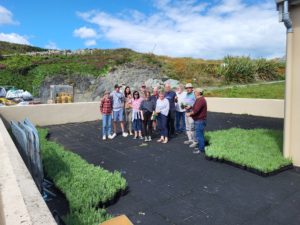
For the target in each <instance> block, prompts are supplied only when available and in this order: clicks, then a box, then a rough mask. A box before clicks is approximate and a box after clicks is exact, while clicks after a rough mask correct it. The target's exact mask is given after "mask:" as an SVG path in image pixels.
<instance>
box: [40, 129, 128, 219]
mask: <svg viewBox="0 0 300 225" xmlns="http://www.w3.org/2000/svg"><path fill="white" fill-rule="evenodd" d="M47 134H48V130H47V129H39V136H40V142H41V155H42V160H43V166H44V168H45V171H46V174H47V176H49V177H50V178H51V179H52V180H53V182H54V183H55V185H56V186H57V187H58V188H59V189H60V190H61V191H62V192H63V193H64V194H65V196H66V198H67V200H68V202H69V207H70V214H69V215H68V216H67V217H66V218H65V222H66V224H70V225H86V224H89V225H93V224H95V225H96V224H99V223H101V222H103V221H105V220H107V219H109V218H110V215H109V214H107V213H106V211H105V209H102V208H98V206H99V205H100V204H101V203H106V202H108V201H110V200H112V199H113V198H115V197H116V195H117V193H119V192H120V191H125V189H126V187H127V183H126V180H125V179H124V178H122V177H121V174H120V173H119V172H117V171H115V172H113V173H111V172H109V171H107V170H104V169H102V168H101V167H98V166H94V165H92V164H89V163H87V162H86V161H85V160H83V159H82V158H81V157H80V156H79V155H77V154H74V153H72V152H70V151H66V150H65V149H64V148H63V146H61V145H59V144H57V143H55V142H52V141H48V140H47V139H46V135H47Z"/></svg>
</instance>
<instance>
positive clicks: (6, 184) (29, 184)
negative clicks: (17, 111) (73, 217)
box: [0, 119, 56, 225]
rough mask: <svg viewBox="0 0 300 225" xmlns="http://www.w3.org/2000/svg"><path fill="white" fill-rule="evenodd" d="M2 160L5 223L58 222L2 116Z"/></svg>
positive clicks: (33, 224) (38, 224)
mask: <svg viewBox="0 0 300 225" xmlns="http://www.w3.org/2000/svg"><path fill="white" fill-rule="evenodd" d="M0 159H1V163H0V195H1V202H0V210H1V213H0V222H1V224H2V223H4V224H6V225H18V224H20V225H21V224H22V225H43V224H45V225H55V224H56V223H55V221H54V219H53V217H52V215H51V213H50V211H49V209H48V207H47V205H46V203H45V202H44V200H43V198H42V196H41V194H40V192H39V191H38V189H37V187H36V185H35V183H34V181H33V179H32V177H31V175H30V173H29V171H28V170H27V167H26V166H25V164H24V162H23V160H22V158H21V156H20V154H19V152H18V150H17V148H16V146H15V145H14V143H13V141H12V139H11V137H10V135H9V133H8V132H7V130H6V128H5V126H4V124H3V122H2V120H1V119H0ZM1 217H2V218H1Z"/></svg>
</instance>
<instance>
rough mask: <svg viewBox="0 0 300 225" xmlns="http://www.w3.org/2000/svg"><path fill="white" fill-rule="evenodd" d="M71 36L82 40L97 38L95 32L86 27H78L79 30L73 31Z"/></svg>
mask: <svg viewBox="0 0 300 225" xmlns="http://www.w3.org/2000/svg"><path fill="white" fill-rule="evenodd" d="M73 34H74V36H75V37H79V38H82V39H84V38H95V37H97V33H96V31H95V30H94V29H92V28H87V27H80V28H79V29H76V30H74V32H73Z"/></svg>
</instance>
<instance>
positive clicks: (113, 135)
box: [108, 133, 117, 139]
mask: <svg viewBox="0 0 300 225" xmlns="http://www.w3.org/2000/svg"><path fill="white" fill-rule="evenodd" d="M116 136H117V134H116V133H113V134H110V135H108V138H109V139H114V138H115V137H116Z"/></svg>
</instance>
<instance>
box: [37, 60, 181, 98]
mask: <svg viewBox="0 0 300 225" xmlns="http://www.w3.org/2000/svg"><path fill="white" fill-rule="evenodd" d="M166 82H169V83H170V84H171V86H172V87H174V86H176V85H177V84H178V81H176V80H170V79H168V77H167V76H165V75H164V74H162V73H161V69H160V68H159V67H154V66H153V67H149V66H143V65H134V64H125V65H122V66H119V67H117V68H115V69H114V70H113V71H111V72H109V73H108V74H107V75H106V76H105V77H98V78H96V77H93V76H84V77H83V76H68V77H66V76H65V75H59V74H58V75H56V76H51V77H47V78H46V79H45V80H44V82H43V84H42V86H41V88H40V98H41V101H42V102H47V100H48V99H49V96H50V85H72V86H73V87H74V101H75V102H86V101H99V99H100V96H102V95H103V93H104V91H105V90H109V91H112V90H113V89H114V85H115V84H119V85H120V84H123V85H125V86H129V87H130V88H131V90H139V89H140V87H141V84H143V83H144V84H146V86H147V87H149V88H151V89H152V88H153V87H157V86H163V85H164V83H166Z"/></svg>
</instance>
